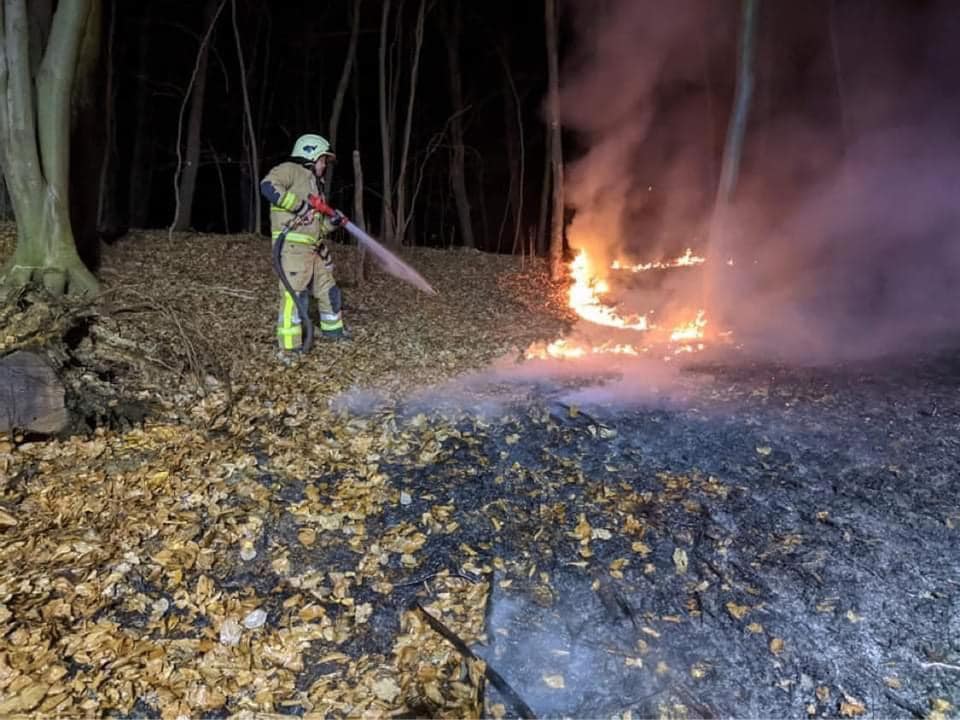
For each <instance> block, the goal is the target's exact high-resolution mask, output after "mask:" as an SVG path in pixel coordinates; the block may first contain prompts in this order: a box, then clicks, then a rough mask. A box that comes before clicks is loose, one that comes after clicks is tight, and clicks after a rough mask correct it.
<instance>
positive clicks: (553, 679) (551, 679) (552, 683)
mask: <svg viewBox="0 0 960 720" xmlns="http://www.w3.org/2000/svg"><path fill="white" fill-rule="evenodd" d="M543 682H544V683H546V685H547V686H548V687H551V688H553V689H554V690H562V689H563V688H564V687H566V685H565V684H564V679H563V675H544V676H543Z"/></svg>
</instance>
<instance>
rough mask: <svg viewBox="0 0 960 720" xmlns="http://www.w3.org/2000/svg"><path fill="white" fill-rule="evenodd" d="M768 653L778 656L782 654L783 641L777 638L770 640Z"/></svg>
mask: <svg viewBox="0 0 960 720" xmlns="http://www.w3.org/2000/svg"><path fill="white" fill-rule="evenodd" d="M770 652H772V653H773V654H774V655H779V654H780V653H782V652H783V640H781V639H780V638H778V637H775V638H773V639H772V640H770Z"/></svg>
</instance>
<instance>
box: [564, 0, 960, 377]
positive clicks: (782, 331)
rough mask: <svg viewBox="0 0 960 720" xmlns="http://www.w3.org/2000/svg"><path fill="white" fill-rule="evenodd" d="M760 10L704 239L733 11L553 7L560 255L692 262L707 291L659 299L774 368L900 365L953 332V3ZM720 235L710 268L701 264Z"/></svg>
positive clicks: (957, 54) (644, 4)
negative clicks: (686, 307) (563, 144)
mask: <svg viewBox="0 0 960 720" xmlns="http://www.w3.org/2000/svg"><path fill="white" fill-rule="evenodd" d="M759 5H760V7H761V11H760V12H759V14H758V18H757V23H758V24H757V48H756V55H755V58H754V75H755V80H756V81H755V85H754V93H753V99H752V104H751V109H750V115H749V124H748V126H747V129H746V139H745V143H744V147H743V155H742V164H741V171H740V176H739V182H738V187H737V191H736V194H735V197H734V199H733V204H732V206H731V207H730V208H729V210H728V211H727V212H725V213H724V222H723V223H722V226H721V227H720V228H719V230H718V227H717V226H716V225H713V226H711V222H712V221H713V220H714V219H715V217H716V215H715V214H714V199H715V195H716V184H717V179H718V177H719V172H720V163H721V160H722V153H723V138H724V136H725V133H726V127H727V123H728V121H729V118H730V115H731V112H730V111H731V104H732V100H733V92H734V83H735V79H736V71H737V60H738V55H737V35H738V32H739V23H740V16H739V13H740V8H741V3H739V2H720V3H715V2H712V1H711V0H678V1H677V2H672V3H661V2H656V1H655V0H612V1H608V2H595V1H593V0H576V2H573V3H572V4H570V5H568V6H567V7H568V9H569V11H570V12H569V13H568V16H567V17H568V20H569V28H570V29H571V31H572V34H573V47H572V50H571V51H570V52H569V53H568V58H567V61H566V62H565V63H564V66H563V69H562V88H561V103H562V114H563V117H562V120H563V122H564V124H565V127H566V128H567V129H568V130H569V131H570V136H571V138H572V141H573V142H572V143H571V144H568V148H569V149H570V150H571V152H572V153H573V157H574V159H573V160H572V161H571V162H570V163H569V165H568V172H567V177H568V184H567V188H566V197H567V201H568V203H569V204H570V206H571V207H572V208H573V209H574V210H575V214H574V217H573V220H572V222H571V224H570V226H569V227H568V239H569V242H570V244H571V245H572V246H573V247H575V248H577V247H584V248H587V249H588V250H589V251H590V253H591V255H592V256H595V257H596V259H597V263H596V265H597V267H599V268H605V267H607V266H608V265H609V260H610V259H613V258H615V257H624V256H625V257H633V258H636V259H638V260H651V259H659V258H662V257H665V256H668V255H673V254H675V253H678V252H681V251H682V249H683V248H685V247H688V246H689V247H693V248H694V249H695V250H698V251H701V252H704V253H705V254H706V255H707V256H708V262H707V263H706V265H705V266H704V273H703V274H702V275H701V276H700V277H699V278H698V280H697V281H696V282H695V283H694V282H691V281H690V278H691V277H692V276H691V275H687V276H686V280H684V282H683V283H681V285H682V287H679V288H672V289H671V291H672V292H674V294H678V293H679V294H686V295H689V296H690V297H689V300H690V302H691V303H693V304H696V303H697V301H698V300H702V299H703V298H706V299H707V302H708V307H707V311H708V315H709V316H710V318H711V321H712V322H714V323H715V324H723V325H725V326H727V327H730V328H731V329H733V330H734V332H735V335H736V337H737V338H738V340H740V341H741V342H743V343H744V344H745V345H747V346H748V347H750V348H752V349H754V350H756V351H760V352H766V351H769V352H776V353H777V354H779V355H781V356H785V357H786V358H787V359H798V360H806V359H815V360H831V359H836V358H852V357H862V356H870V355H877V354H882V353H888V352H891V351H898V350H904V349H913V348H915V347H917V345H918V344H919V343H926V342H928V341H932V340H933V339H935V338H941V337H943V336H944V335H949V334H950V333H955V332H956V331H958V330H960V316H958V314H957V313H956V312H955V311H954V310H953V306H954V304H955V297H956V290H955V288H956V286H957V281H958V279H960V237H958V235H960V204H958V203H957V201H956V197H955V194H956V189H955V188H957V187H960V185H958V180H960V131H958V130H957V128H958V127H960V82H958V80H957V75H956V73H955V71H954V69H955V68H956V67H957V66H958V60H960V48H958V46H957V44H956V43H955V42H954V41H953V39H952V38H954V37H955V36H956V35H955V32H954V31H955V30H956V29H957V24H958V20H956V19H954V16H955V15H956V13H955V12H952V10H953V8H952V5H951V3H948V2H933V1H931V2H923V3H910V2H905V1H897V0H845V1H843V0H832V1H831V0H813V1H812V2H809V3H760V4H759ZM571 145H572V147H571ZM711 232H712V233H713V234H712V235H711ZM718 232H719V233H721V234H722V239H723V242H722V247H723V257H720V256H713V255H711V248H710V247H708V246H707V240H708V237H710V238H713V239H716V237H717V233H718ZM720 246H721V244H719V243H718V244H715V245H714V248H713V249H714V250H716V249H717V248H718V247H720ZM728 261H730V264H728ZM636 310H639V311H641V312H642V311H644V310H646V308H636Z"/></svg>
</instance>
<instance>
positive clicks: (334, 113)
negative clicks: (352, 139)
mask: <svg viewBox="0 0 960 720" xmlns="http://www.w3.org/2000/svg"><path fill="white" fill-rule="evenodd" d="M361 5H363V0H353V20H352V22H351V25H350V45H349V47H348V48H347V59H346V60H344V62H343V72H341V73H340V82H339V83H338V84H337V94H336V95H334V97H333V109H332V110H331V111H330V145H331V147H333V148H334V150H336V147H337V134H338V133H337V131H338V129H339V127H340V113H341V112H342V111H343V100H344V98H345V97H346V95H347V86H348V85H349V84H350V75H351V73H352V71H353V64H354V60H355V59H356V57H357V40H358V39H359V37H360V6H361ZM334 169H335V163H327V174H326V178H325V183H324V184H325V185H326V188H327V192H328V193H329V192H331V191H332V188H333V172H334Z"/></svg>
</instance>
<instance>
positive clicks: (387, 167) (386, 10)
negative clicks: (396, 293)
mask: <svg viewBox="0 0 960 720" xmlns="http://www.w3.org/2000/svg"><path fill="white" fill-rule="evenodd" d="M390 4H391V0H383V7H382V8H381V15H380V49H379V74H380V148H381V151H382V155H383V211H382V213H381V228H380V234H381V236H382V237H383V241H384V242H385V243H387V244H388V245H393V244H394V243H395V238H394V228H393V146H392V144H391V135H390V131H391V128H390V124H389V119H388V117H387V116H388V113H387V103H388V102H389V98H388V95H387V90H388V88H387V27H388V25H389V22H390Z"/></svg>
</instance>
